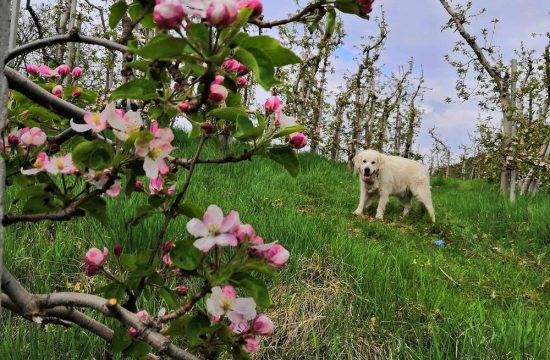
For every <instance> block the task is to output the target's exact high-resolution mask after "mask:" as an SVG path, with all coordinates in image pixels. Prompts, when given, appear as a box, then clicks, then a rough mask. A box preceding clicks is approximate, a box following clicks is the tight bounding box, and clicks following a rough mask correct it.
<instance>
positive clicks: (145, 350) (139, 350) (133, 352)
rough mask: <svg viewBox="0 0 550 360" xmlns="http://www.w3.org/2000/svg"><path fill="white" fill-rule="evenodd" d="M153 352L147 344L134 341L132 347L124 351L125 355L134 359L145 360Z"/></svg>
mask: <svg viewBox="0 0 550 360" xmlns="http://www.w3.org/2000/svg"><path fill="white" fill-rule="evenodd" d="M150 351H151V347H150V346H149V345H147V343H145V342H143V341H140V340H134V339H132V345H130V347H129V348H128V349H126V350H125V351H124V355H126V356H129V357H131V358H134V359H145V357H146V356H147V354H149V352H150Z"/></svg>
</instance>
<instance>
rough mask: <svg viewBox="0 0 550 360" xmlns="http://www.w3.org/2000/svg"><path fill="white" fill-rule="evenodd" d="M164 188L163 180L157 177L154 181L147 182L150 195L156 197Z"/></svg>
mask: <svg viewBox="0 0 550 360" xmlns="http://www.w3.org/2000/svg"><path fill="white" fill-rule="evenodd" d="M163 188H164V180H163V179H162V178H161V177H160V176H159V177H157V178H155V179H150V180H149V192H150V193H151V195H156V194H160V193H162V189H163Z"/></svg>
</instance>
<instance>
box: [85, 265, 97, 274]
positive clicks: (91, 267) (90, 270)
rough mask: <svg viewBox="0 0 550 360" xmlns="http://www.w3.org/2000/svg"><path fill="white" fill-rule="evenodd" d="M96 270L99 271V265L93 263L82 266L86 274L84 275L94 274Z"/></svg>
mask: <svg viewBox="0 0 550 360" xmlns="http://www.w3.org/2000/svg"><path fill="white" fill-rule="evenodd" d="M98 272H99V266H95V265H86V266H84V274H86V276H94V275H95V274H97V273H98Z"/></svg>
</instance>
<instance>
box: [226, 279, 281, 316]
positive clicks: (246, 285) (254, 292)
mask: <svg viewBox="0 0 550 360" xmlns="http://www.w3.org/2000/svg"><path fill="white" fill-rule="evenodd" d="M230 282H231V283H232V284H233V285H236V286H238V287H240V288H242V289H243V290H244V291H245V292H246V294H247V295H249V296H251V297H253V298H254V301H256V304H258V305H259V306H260V307H262V308H264V309H265V308H268V307H269V306H270V305H271V302H270V300H269V290H268V288H267V285H266V284H265V283H264V282H263V281H262V280H260V279H256V278H255V277H252V276H251V275H249V274H246V273H242V272H238V273H235V274H233V275H232V276H231V279H230Z"/></svg>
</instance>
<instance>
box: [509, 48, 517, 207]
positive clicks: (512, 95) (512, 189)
mask: <svg viewBox="0 0 550 360" xmlns="http://www.w3.org/2000/svg"><path fill="white" fill-rule="evenodd" d="M510 67H511V78H510V80H511V81H512V86H511V88H510V102H511V104H512V106H514V109H512V111H513V114H514V113H515V106H516V85H517V70H518V62H517V60H516V59H513V60H512V63H511V66H510ZM509 120H511V123H510V124H509V126H510V142H513V141H514V139H515V137H516V124H515V119H514V118H513V115H512V118H511V119H509ZM510 154H511V156H512V157H513V158H514V160H516V159H515V158H516V154H515V152H514V151H513V149H512V151H511V152H510ZM514 163H515V161H513V162H512V164H514ZM516 176H517V171H516V167H515V166H514V165H512V167H511V169H510V194H509V199H510V201H511V202H514V201H516Z"/></svg>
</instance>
